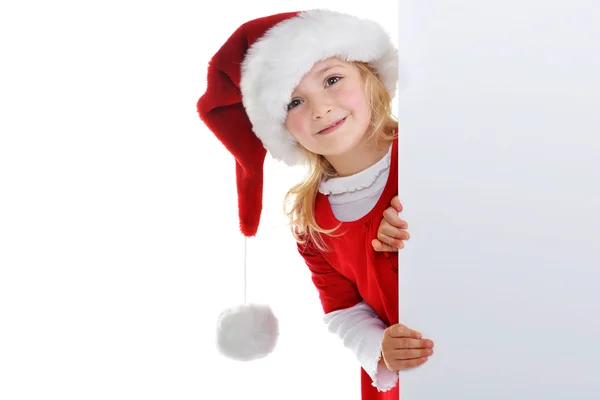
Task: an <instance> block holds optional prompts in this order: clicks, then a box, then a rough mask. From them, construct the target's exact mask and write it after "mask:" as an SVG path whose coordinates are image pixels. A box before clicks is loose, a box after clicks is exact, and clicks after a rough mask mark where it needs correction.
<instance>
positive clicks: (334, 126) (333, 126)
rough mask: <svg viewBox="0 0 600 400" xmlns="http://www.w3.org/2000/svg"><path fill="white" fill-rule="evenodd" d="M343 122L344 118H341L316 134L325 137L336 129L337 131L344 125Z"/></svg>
mask: <svg viewBox="0 0 600 400" xmlns="http://www.w3.org/2000/svg"><path fill="white" fill-rule="evenodd" d="M344 121H346V118H342V119H340V120H338V121H336V122H334V123H333V124H330V125H329V126H327V128H325V129H323V130H321V131H319V132H318V133H317V135H326V134H328V133H331V132H333V131H335V130H336V129H338V128H339V127H340V126H342V125H343V124H344Z"/></svg>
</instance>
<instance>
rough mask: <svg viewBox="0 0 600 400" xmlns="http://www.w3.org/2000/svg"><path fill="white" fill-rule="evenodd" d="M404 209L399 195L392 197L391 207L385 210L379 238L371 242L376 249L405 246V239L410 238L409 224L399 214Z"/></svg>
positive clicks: (396, 248) (378, 234) (391, 249)
mask: <svg viewBox="0 0 600 400" xmlns="http://www.w3.org/2000/svg"><path fill="white" fill-rule="evenodd" d="M400 211H402V204H401V203H400V199H399V198H398V196H394V198H393V199H392V205H391V207H388V208H387V209H386V210H385V211H384V212H383V219H382V220H381V224H379V229H378V230H377V239H373V241H372V242H371V244H372V246H373V248H374V249H375V251H398V249H399V248H400V249H401V248H403V247H404V242H403V240H408V239H410V234H409V233H408V232H407V231H406V228H408V224H407V223H406V221H403V220H402V219H400V217H399V216H398V213H399V212H400Z"/></svg>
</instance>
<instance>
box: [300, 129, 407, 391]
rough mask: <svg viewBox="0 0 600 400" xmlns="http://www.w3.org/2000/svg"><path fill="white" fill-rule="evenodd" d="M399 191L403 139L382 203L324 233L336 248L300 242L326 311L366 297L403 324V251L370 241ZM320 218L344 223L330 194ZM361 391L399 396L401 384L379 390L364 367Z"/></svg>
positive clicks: (322, 199)
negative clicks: (400, 258)
mask: <svg viewBox="0 0 600 400" xmlns="http://www.w3.org/2000/svg"><path fill="white" fill-rule="evenodd" d="M397 193H398V139H395V140H394V142H393V144H392V155H391V164H390V171H389V176H388V180H387V183H386V186H385V188H384V190H383V193H382V194H381V196H380V198H379V200H378V201H377V204H376V205H375V207H373V209H372V210H371V211H370V212H369V213H368V214H367V215H365V216H364V217H362V218H360V219H359V220H357V221H352V222H342V223H341V227H340V228H339V229H338V230H337V231H335V232H334V234H339V233H343V235H341V236H339V237H332V236H329V235H322V237H323V240H324V242H325V244H326V245H327V246H328V247H329V248H330V249H331V250H332V251H330V252H321V251H319V250H318V249H317V248H316V247H315V246H314V245H313V244H312V243H311V242H308V243H307V244H305V245H298V251H299V252H300V254H301V255H302V257H303V258H304V260H305V262H306V264H307V265H308V267H309V268H310V270H311V274H312V281H313V283H314V284H315V286H316V288H317V290H318V292H319V298H320V299H321V304H322V306H323V311H324V312H325V314H328V313H330V312H332V311H336V310H340V309H344V308H349V307H352V306H354V305H356V304H358V303H360V302H361V301H363V300H364V301H365V302H366V303H367V304H368V305H370V306H371V307H372V308H373V309H374V310H375V311H376V312H377V314H378V315H379V318H381V319H382V320H383V321H384V322H385V323H386V324H387V325H388V326H390V325H394V324H397V323H398V318H399V315H398V253H397V252H393V253H386V252H377V251H375V250H373V247H372V245H371V241H372V240H373V239H375V238H376V237H377V230H378V229H379V225H380V223H381V219H382V218H383V212H384V210H385V209H386V208H388V207H389V206H390V204H391V201H392V198H393V197H394V196H395V195H396V194H397ZM315 218H316V221H317V224H318V225H319V226H320V227H322V228H324V229H331V228H334V227H336V226H337V225H339V224H340V221H338V220H337V219H336V218H335V216H334V214H333V211H332V210H331V206H330V204H329V200H328V198H327V196H325V195H323V194H321V193H318V194H317V198H316V201H315ZM361 391H362V399H363V400H398V398H399V384H397V385H396V386H395V387H394V388H393V389H391V390H389V391H387V392H379V391H378V390H377V388H375V387H374V386H372V380H371V377H369V375H368V374H367V373H366V371H365V370H364V369H363V368H361Z"/></svg>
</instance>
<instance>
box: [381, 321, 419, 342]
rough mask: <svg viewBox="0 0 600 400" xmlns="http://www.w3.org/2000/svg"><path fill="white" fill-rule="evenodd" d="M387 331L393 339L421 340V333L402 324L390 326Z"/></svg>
mask: <svg viewBox="0 0 600 400" xmlns="http://www.w3.org/2000/svg"><path fill="white" fill-rule="evenodd" d="M386 331H387V332H388V333H389V335H390V336H391V337H395V338H414V339H421V333H420V332H418V331H415V330H413V329H410V328H408V327H407V326H404V325H402V324H395V325H392V326H390V327H389V328H388V329H386Z"/></svg>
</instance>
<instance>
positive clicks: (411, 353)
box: [388, 349, 433, 361]
mask: <svg viewBox="0 0 600 400" xmlns="http://www.w3.org/2000/svg"><path fill="white" fill-rule="evenodd" d="M432 354H433V349H403V350H394V351H392V352H390V356H389V357H388V358H390V357H391V358H392V359H393V360H396V361H401V360H413V359H415V358H422V357H429V356H430V355H432Z"/></svg>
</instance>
